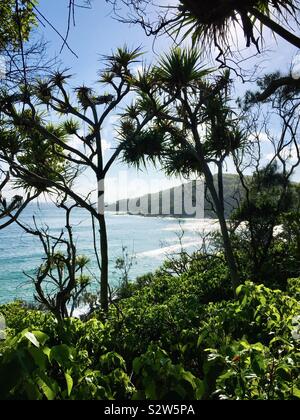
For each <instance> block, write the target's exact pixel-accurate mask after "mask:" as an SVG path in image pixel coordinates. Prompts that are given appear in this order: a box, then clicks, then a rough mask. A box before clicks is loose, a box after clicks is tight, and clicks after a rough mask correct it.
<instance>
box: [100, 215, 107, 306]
mask: <svg viewBox="0 0 300 420" xmlns="http://www.w3.org/2000/svg"><path fill="white" fill-rule="evenodd" d="M99 227H100V249H101V280H100V286H101V292H100V301H101V308H102V310H103V311H104V312H105V313H106V312H107V311H108V243H107V229H106V221H105V217H104V215H99Z"/></svg>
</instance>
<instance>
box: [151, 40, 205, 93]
mask: <svg viewBox="0 0 300 420" xmlns="http://www.w3.org/2000/svg"><path fill="white" fill-rule="evenodd" d="M200 57H201V53H200V52H199V51H197V50H196V49H195V48H190V49H181V48H179V47H177V48H174V49H172V50H171V52H170V53H168V54H165V55H164V56H163V57H162V58H161V59H160V61H159V63H158V66H156V68H155V75H156V79H157V82H158V84H161V85H163V86H164V87H167V88H169V89H170V90H172V91H173V90H174V89H175V90H176V89H182V88H184V87H189V86H192V85H193V84H194V83H197V82H199V81H200V80H202V79H203V78H204V77H205V76H207V75H208V74H209V73H210V72H211V70H209V69H205V68H204V67H203V66H202V65H201V62H200Z"/></svg>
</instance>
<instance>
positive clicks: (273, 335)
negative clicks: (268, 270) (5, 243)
mask: <svg viewBox="0 0 300 420" xmlns="http://www.w3.org/2000/svg"><path fill="white" fill-rule="evenodd" d="M220 258H221V257H218V258H217V259H216V260H215V261H214V263H213V261H212V260H211V261H206V262H205V261H204V260H201V259H199V258H196V257H195V258H194V261H192V262H191V264H190V270H187V272H186V273H184V274H182V275H181V276H175V275H172V274H170V273H168V272H167V271H166V270H165V267H163V269H162V270H160V271H158V272H157V273H155V274H154V275H151V276H147V278H145V279H142V280H140V282H141V283H140V285H135V286H134V287H133V289H134V290H133V295H132V296H131V297H130V298H127V299H123V300H120V301H119V302H118V303H117V304H115V305H111V308H110V311H109V314H108V318H107V319H104V317H103V314H101V313H100V312H99V313H94V314H93V316H92V317H91V319H90V320H88V321H86V322H83V321H80V320H78V319H68V320H66V322H65V324H64V325H63V326H61V325H59V324H57V322H56V321H55V319H54V318H53V316H52V315H51V314H47V313H43V312H39V311H35V310H28V309H26V308H24V307H23V306H22V305H21V304H18V303H16V304H10V305H5V306H2V307H0V312H1V313H3V315H4V316H5V318H6V322H7V325H8V331H7V332H8V334H7V335H8V337H7V339H6V340H5V341H4V342H3V343H2V344H0V378H5V380H1V379H0V398H2V399H250V400H252V399H263V400H267V399H299V398H300V380H299V366H300V349H299V343H300V317H299V314H300V305H299V301H298V300H299V299H298V298H299V289H300V288H299V279H297V278H295V279H291V280H290V281H289V283H288V288H287V291H286V292H284V291H280V290H272V289H269V288H267V287H266V286H263V285H255V284H254V283H251V282H246V283H245V284H244V285H242V286H240V287H239V288H238V290H237V294H238V299H236V300H234V299H233V298H232V296H231V295H230V291H229V289H228V288H227V287H226V284H227V283H228V273H227V270H226V267H225V264H223V263H222V258H221V259H220ZM217 261H219V262H218V263H217ZM195 267H197V270H195ZM200 268H201V269H200ZM195 273H198V274H195ZM131 294H132V293H131Z"/></svg>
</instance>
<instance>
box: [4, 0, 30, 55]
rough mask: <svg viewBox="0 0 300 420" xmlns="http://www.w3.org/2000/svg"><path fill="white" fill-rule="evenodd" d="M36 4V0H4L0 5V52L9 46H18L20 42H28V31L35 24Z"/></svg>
mask: <svg viewBox="0 0 300 420" xmlns="http://www.w3.org/2000/svg"><path fill="white" fill-rule="evenodd" d="M36 4H37V1H36V0H33V1H29V0H17V1H15V0H5V1H2V2H1V3H0V50H1V49H4V48H5V47H6V46H7V45H9V44H12V45H13V46H20V42H21V40H22V41H23V42H24V41H27V40H28V38H29V34H30V31H31V29H32V27H33V26H34V25H35V24H36V18H35V15H34V5H36ZM17 5H18V10H17V7H16V6H17Z"/></svg>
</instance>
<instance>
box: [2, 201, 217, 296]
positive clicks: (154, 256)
mask: <svg viewBox="0 0 300 420" xmlns="http://www.w3.org/2000/svg"><path fill="white" fill-rule="evenodd" d="M33 215H34V216H35V218H36V222H37V224H38V225H39V226H42V225H44V226H45V225H47V226H49V229H50V233H51V234H53V235H57V234H59V232H60V231H61V229H62V228H63V226H64V224H65V220H64V217H63V214H62V211H61V210H59V209H57V208H56V207H55V206H53V205H48V204H41V205H39V206H37V205H31V206H29V207H27V208H26V209H25V210H24V212H23V213H22V216H21V218H20V220H21V221H22V223H25V224H27V225H33ZM106 218H107V229H108V239H109V280H110V285H111V286H116V285H117V284H118V282H119V278H120V273H119V272H118V271H117V270H116V269H115V261H116V259H117V258H118V257H121V256H122V247H126V248H127V252H128V254H129V255H130V256H131V255H134V263H133V265H132V268H131V271H130V274H129V277H130V278H131V279H132V280H133V279H134V278H136V277H137V276H139V275H142V274H145V273H148V272H150V271H154V270H155V269H157V268H158V267H159V266H160V265H161V263H162V262H163V261H164V259H165V258H166V257H167V256H168V255H174V254H176V253H178V252H180V249H181V245H180V242H179V239H178V235H180V233H181V232H182V231H184V236H183V239H182V244H183V246H184V248H185V249H187V250H188V251H189V252H192V251H195V250H197V249H199V247H200V245H201V243H202V237H201V233H203V232H208V231H210V230H214V229H217V223H216V222H215V221H212V220H208V219H205V220H203V219H175V218H171V217H170V218H168V217H166V218H161V217H142V216H131V215H126V214H123V215H117V214H115V213H111V212H107V213H106ZM72 225H73V227H74V238H75V240H76V246H77V250H78V254H80V255H86V256H88V257H89V258H90V263H89V266H88V268H89V271H90V272H91V273H92V275H93V276H94V277H95V279H97V278H99V271H98V268H97V264H96V259H95V257H94V253H93V241H92V230H91V221H90V217H89V215H88V214H87V212H86V211H85V210H82V209H76V211H74V213H73V217H72ZM42 259H43V250H42V245H41V243H40V242H39V239H38V238H36V237H34V236H32V235H29V234H27V233H25V232H24V231H23V230H22V229H21V228H20V227H19V226H18V225H17V224H13V225H11V226H10V227H8V228H6V229H4V230H0V304H3V303H6V302H9V301H12V300H15V299H21V300H26V301H28V302H32V301H33V293H34V291H33V286H32V282H31V281H30V279H29V278H28V277H27V276H26V274H29V275H34V271H35V269H36V268H37V267H38V266H39V265H40V264H41V263H42V262H43V260H42ZM97 287H98V285H97V281H96V280H94V281H93V284H92V288H93V289H94V290H96V289H97Z"/></svg>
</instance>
